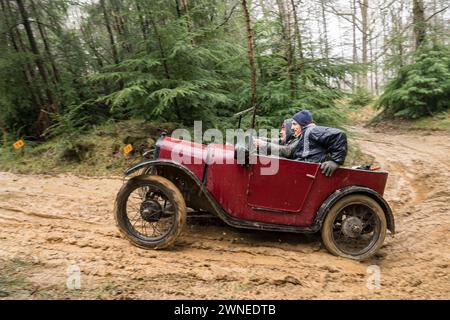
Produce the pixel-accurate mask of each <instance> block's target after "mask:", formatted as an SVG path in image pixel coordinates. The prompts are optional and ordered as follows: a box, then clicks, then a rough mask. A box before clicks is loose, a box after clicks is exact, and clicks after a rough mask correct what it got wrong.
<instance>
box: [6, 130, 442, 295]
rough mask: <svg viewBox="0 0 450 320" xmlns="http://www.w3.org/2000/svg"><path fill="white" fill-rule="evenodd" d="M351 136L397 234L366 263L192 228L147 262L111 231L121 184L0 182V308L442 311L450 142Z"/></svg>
mask: <svg viewBox="0 0 450 320" xmlns="http://www.w3.org/2000/svg"><path fill="white" fill-rule="evenodd" d="M349 129H350V131H352V132H353V134H354V139H355V140H356V141H357V142H358V143H359V144H360V147H361V148H362V150H363V151H364V152H365V153H367V154H369V155H372V156H374V157H375V159H376V161H377V162H378V163H379V164H380V165H381V166H382V167H383V168H385V169H387V170H388V171H389V172H390V176H389V180H388V186H387V189H386V193H385V198H386V199H387V200H388V202H389V203H390V204H391V206H392V208H393V211H394V215H395V219H396V227H397V233H396V235H395V237H387V238H386V241H385V244H384V246H383V247H382V248H381V250H380V251H379V253H378V254H377V255H376V256H375V257H374V258H373V259H371V260H370V261H365V262H356V261H351V260H347V259H344V258H339V257H335V256H332V255H331V254H329V253H328V252H327V251H326V250H325V249H324V248H323V246H322V245H321V242H320V237H319V236H318V235H310V236H306V235H297V234H280V233H270V232H258V231H245V230H237V229H232V228H230V227H228V226H225V225H223V224H222V223H220V222H217V221H214V220H211V219H202V218H195V217H192V218H188V223H187V227H186V229H185V231H184V232H183V234H182V236H181V237H180V238H179V240H178V241H177V242H176V244H175V246H174V247H173V248H172V249H171V250H164V251H148V250H143V249H139V248H136V247H134V246H132V245H131V244H130V243H129V242H128V241H127V240H125V239H123V238H122V237H121V236H120V234H119V231H118V230H117V228H116V226H115V223H114V219H113V214H112V210H113V205H114V199H115V195H116V193H117V191H118V190H119V188H120V187H121V185H122V179H121V178H120V177H112V178H110V177H98V178H87V177H79V176H73V175H58V176H50V175H18V174H13V173H5V172H3V173H0V270H1V272H0V299H87V298H93V299H98V298H101V299H128V298H132V299H389V298H394V299H397V298H399V299H419V298H424V299H431V298H437V299H449V298H450V237H449V236H450V209H449V206H450V205H449V203H450V163H449V161H450V157H449V154H450V136H449V135H448V134H445V133H438V132H433V133H426V132H398V131H395V130H392V129H389V130H384V131H380V130H374V129H367V128H363V127H351V128H349ZM373 266H377V267H379V270H380V278H379V279H380V286H379V287H378V288H377V287H375V288H374V287H373V286H370V285H369V286H368V285H367V284H368V283H369V284H373V283H372V282H371V279H373V270H374V267H373ZM375 268H376V267H375ZM77 275H79V276H80V277H79V278H78V277H77ZM77 279H80V281H79V282H78V280H77ZM68 284H69V286H67V285H68ZM77 288H78V289H77Z"/></svg>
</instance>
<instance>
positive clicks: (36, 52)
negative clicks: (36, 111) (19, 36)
mask: <svg viewBox="0 0 450 320" xmlns="http://www.w3.org/2000/svg"><path fill="white" fill-rule="evenodd" d="M16 3H17V5H18V8H19V12H20V16H21V18H22V23H23V25H24V27H25V31H26V33H27V36H28V41H29V43H30V47H31V52H32V53H33V54H34V55H35V62H36V65H37V68H38V71H39V74H40V76H41V78H42V82H43V83H44V86H45V93H46V96H47V99H48V103H49V104H50V107H49V111H53V112H57V113H59V107H58V105H57V103H56V99H55V97H54V95H53V92H52V91H51V90H50V88H49V79H48V74H47V69H46V68H45V64H44V61H43V60H42V56H41V53H40V51H39V48H38V46H37V43H36V39H35V38H34V34H33V30H32V29H31V25H30V21H29V18H28V12H27V11H26V9H25V6H24V4H23V1H22V0H16ZM44 119H45V120H44ZM43 121H45V122H46V123H43V125H44V127H47V126H48V121H47V117H44V116H43Z"/></svg>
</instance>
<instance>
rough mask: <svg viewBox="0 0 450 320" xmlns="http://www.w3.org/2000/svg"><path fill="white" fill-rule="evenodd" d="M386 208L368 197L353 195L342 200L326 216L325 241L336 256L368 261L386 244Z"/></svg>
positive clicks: (323, 233) (323, 227)
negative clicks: (384, 209)
mask: <svg viewBox="0 0 450 320" xmlns="http://www.w3.org/2000/svg"><path fill="white" fill-rule="evenodd" d="M386 229H387V224H386V217H385V215H384V211H383V209H382V208H381V207H380V205H379V204H378V203H377V202H376V201H375V200H374V199H372V198H370V197H368V196H365V195H360V194H358V195H349V196H346V197H344V198H342V199H340V200H339V201H338V202H337V203H336V204H335V205H334V206H333V207H332V208H331V209H330V211H329V213H328V214H327V216H326V217H325V221H324V223H323V226H322V240H323V243H324V245H325V247H326V248H327V249H328V250H329V251H330V252H331V253H333V254H335V255H338V256H342V257H346V258H351V259H356V260H364V259H367V258H370V257H371V256H372V255H373V254H375V253H376V251H377V250H378V249H379V248H380V247H381V246H382V245H383V242H384V238H385V237H386Z"/></svg>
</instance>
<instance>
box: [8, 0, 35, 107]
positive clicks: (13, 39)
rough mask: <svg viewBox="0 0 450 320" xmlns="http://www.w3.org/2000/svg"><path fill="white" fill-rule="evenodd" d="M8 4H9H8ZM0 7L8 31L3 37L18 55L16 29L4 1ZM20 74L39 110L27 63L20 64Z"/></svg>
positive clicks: (30, 70) (29, 67)
mask: <svg viewBox="0 0 450 320" xmlns="http://www.w3.org/2000/svg"><path fill="white" fill-rule="evenodd" d="M8 4H9V3H8ZM0 5H1V9H2V12H3V16H4V19H5V20H4V21H5V26H6V27H7V29H8V32H7V33H5V37H7V35H9V38H10V41H11V44H12V46H13V48H14V50H15V51H16V52H17V53H20V52H21V50H22V49H23V46H22V47H19V44H20V42H19V44H18V40H16V35H15V34H14V33H15V32H18V31H17V29H16V28H14V27H12V26H11V23H10V20H9V17H11V13H10V12H8V8H7V7H6V6H5V3H4V0H0ZM22 68H23V70H22V73H23V75H24V79H25V83H26V86H27V88H28V90H29V92H30V96H31V102H32V103H33V105H34V107H35V108H39V107H40V106H41V105H42V99H41V98H40V96H39V94H36V93H35V90H34V88H33V80H34V73H33V72H32V67H31V66H30V65H29V63H23V64H22Z"/></svg>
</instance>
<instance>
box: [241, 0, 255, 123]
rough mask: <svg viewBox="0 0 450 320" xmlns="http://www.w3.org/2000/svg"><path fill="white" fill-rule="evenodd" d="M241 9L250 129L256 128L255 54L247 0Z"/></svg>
mask: <svg viewBox="0 0 450 320" xmlns="http://www.w3.org/2000/svg"><path fill="white" fill-rule="evenodd" d="M242 9H243V11H244V17H245V26H246V28H247V48H248V50H247V54H248V61H249V64H250V72H251V83H250V84H251V89H252V96H251V100H250V104H251V107H252V108H253V116H252V128H255V126H256V99H257V95H256V64H255V54H254V49H253V46H254V44H253V30H252V25H251V21H250V13H249V12H248V6H247V0H242Z"/></svg>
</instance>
